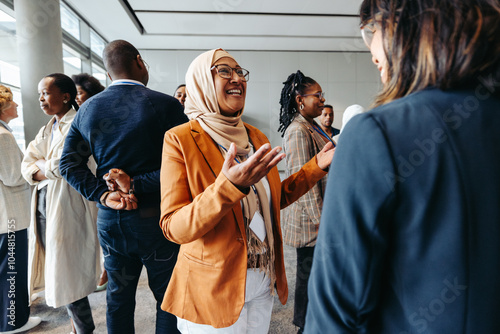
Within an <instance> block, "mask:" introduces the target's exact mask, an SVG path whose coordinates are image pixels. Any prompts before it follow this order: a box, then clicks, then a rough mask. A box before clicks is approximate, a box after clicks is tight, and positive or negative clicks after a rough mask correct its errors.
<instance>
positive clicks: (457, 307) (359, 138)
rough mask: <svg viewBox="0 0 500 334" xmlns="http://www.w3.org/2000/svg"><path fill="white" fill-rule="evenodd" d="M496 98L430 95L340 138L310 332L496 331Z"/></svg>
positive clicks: (390, 107) (382, 110)
mask: <svg viewBox="0 0 500 334" xmlns="http://www.w3.org/2000/svg"><path fill="white" fill-rule="evenodd" d="M499 129H500V100H499V99H498V98H494V97H492V96H491V94H490V92H489V91H488V90H487V89H486V88H484V87H482V86H479V87H477V89H475V90H471V91H461V92H443V91H440V90H437V89H427V90H424V91H421V92H418V93H414V94H411V95H410V96H407V97H405V98H402V99H399V100H396V101H394V102H392V103H389V104H386V105H383V106H381V107H378V108H376V109H374V110H373V111H371V112H368V113H366V114H361V115H358V116H356V117H354V118H353V119H352V120H351V121H350V122H349V124H348V126H347V127H346V129H345V130H344V131H343V132H342V135H341V137H340V140H339V145H338V147H337V150H336V153H335V156H334V159H333V162H332V166H331V167H330V168H331V170H330V175H329V177H328V183H327V190H326V195H325V201H324V206H323V212H322V218H321V224H320V229H319V233H318V242H317V245H316V250H315V254H314V263H313V267H312V273H311V277H310V280H309V289H308V292H309V307H308V310H307V319H306V330H305V332H306V333H384V334H390V333H395V334H404V333H435V334H456V333H470V334H479V333H481V334H485V333H499V332H500V131H499Z"/></svg>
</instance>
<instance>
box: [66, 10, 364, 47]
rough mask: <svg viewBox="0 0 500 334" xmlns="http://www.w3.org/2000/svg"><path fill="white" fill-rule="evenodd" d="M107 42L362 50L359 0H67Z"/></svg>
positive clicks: (164, 45) (140, 45) (166, 45)
mask: <svg viewBox="0 0 500 334" xmlns="http://www.w3.org/2000/svg"><path fill="white" fill-rule="evenodd" d="M66 2H67V3H68V4H69V5H70V6H71V7H72V8H73V9H74V10H76V11H77V12H79V13H80V15H82V16H83V18H84V19H85V20H87V22H88V23H89V24H90V25H92V26H93V27H94V29H95V30H96V31H97V32H99V33H100V34H101V35H102V36H103V37H104V38H106V39H107V40H108V41H111V40H114V39H125V40H128V41H129V42H131V43H132V44H134V45H135V46H136V47H137V48H138V49H162V50H163V49H167V50H205V49H213V48H215V47H222V48H225V49H229V50H266V51H367V50H366V48H365V47H364V44H363V42H362V40H361V35H360V32H359V18H358V11H359V6H360V4H361V0H342V1H341V0H314V1H313V0H210V1H207V0H184V1H182V0H181V1H175V0H85V1H82V0H66Z"/></svg>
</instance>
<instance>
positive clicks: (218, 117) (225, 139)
mask: <svg viewBox="0 0 500 334" xmlns="http://www.w3.org/2000/svg"><path fill="white" fill-rule="evenodd" d="M224 57H228V58H231V59H234V58H233V56H231V55H230V54H229V53H227V52H226V51H224V50H223V49H217V50H210V51H207V52H204V53H202V54H201V55H199V56H198V57H196V59H195V60H193V62H192V63H191V65H189V68H188V70H187V73H186V95H187V98H186V102H185V107H184V113H185V114H186V115H187V116H188V117H189V119H196V120H197V121H198V122H199V123H200V125H201V127H202V128H203V130H205V131H206V132H207V133H208V134H209V135H210V137H212V139H213V140H215V141H216V142H217V143H219V144H220V145H222V146H224V147H225V148H226V149H229V145H230V144H231V142H234V143H235V145H236V149H237V154H238V155H239V156H246V155H247V154H248V153H249V152H250V145H249V143H248V134H247V131H246V129H245V126H244V125H243V121H242V120H241V114H242V113H243V109H241V110H240V112H238V114H237V115H236V116H234V117H228V116H224V115H222V114H221V112H220V109H219V103H218V102H217V96H216V94H215V85H214V80H213V78H212V71H211V70H210V68H211V67H212V65H213V64H214V63H215V62H216V61H218V60H219V59H221V58H224Z"/></svg>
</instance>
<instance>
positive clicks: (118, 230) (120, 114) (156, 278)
mask: <svg viewBox="0 0 500 334" xmlns="http://www.w3.org/2000/svg"><path fill="white" fill-rule="evenodd" d="M103 58H104V64H105V66H106V70H107V71H108V75H109V77H110V79H111V80H113V83H112V84H111V85H110V87H108V88H107V89H106V90H105V91H103V92H102V93H100V94H97V95H95V96H93V97H92V98H91V99H89V100H87V101H86V102H85V103H84V104H83V105H82V106H81V108H80V110H79V111H78V114H77V116H76V117H75V120H74V121H73V124H72V126H71V130H70V132H69V134H68V136H67V138H66V142H65V145H64V151H63V154H62V157H61V162H60V170H61V174H62V175H63V177H64V178H65V179H66V180H67V181H68V183H69V184H71V186H73V187H74V188H75V189H76V190H78V191H79V192H80V193H81V194H82V195H83V196H85V197H86V198H87V199H88V200H92V201H96V202H98V207H99V213H98V219H97V229H98V233H99V240H100V243H101V246H102V249H103V252H104V257H105V262H104V267H105V269H106V271H107V272H108V277H109V283H108V288H107V313H106V318H107V328H108V333H110V334H111V333H120V334H124V333H134V309H135V293H136V289H137V283H138V280H139V276H140V274H141V270H142V266H143V265H144V266H145V267H146V269H147V271H148V279H149V286H150V288H151V290H152V292H153V294H154V296H155V299H156V300H157V305H156V310H157V311H156V312H157V313H156V333H178V331H177V325H176V318H175V316H173V315H171V314H169V313H167V312H164V311H162V310H161V308H160V304H161V302H162V299H163V296H164V293H165V290H166V288H167V285H168V282H169V280H170V276H171V274H172V270H173V267H174V265H175V262H176V259H177V252H178V245H176V244H174V243H171V242H169V241H168V240H166V239H165V238H164V236H163V234H162V231H161V229H160V227H159V224H158V222H159V220H160V167H161V154H162V143H163V136H164V133H165V132H166V131H167V130H168V129H170V128H172V127H174V126H176V125H179V124H182V123H184V122H186V121H187V117H186V116H185V115H184V112H183V108H182V106H181V105H180V103H179V102H178V101H177V100H176V99H174V98H173V97H171V96H168V95H165V94H162V93H159V92H155V91H152V90H150V89H148V88H146V87H145V85H146V84H147V82H148V79H149V74H148V68H147V65H146V63H145V62H144V60H143V59H142V57H141V55H140V54H139V52H138V51H137V49H136V48H135V47H134V46H133V45H132V44H130V43H128V42H126V41H123V40H116V41H113V42H111V43H109V44H108V45H107V46H106V48H105V50H104V57H103ZM91 155H92V156H93V157H94V159H95V161H96V163H97V166H98V167H97V171H96V176H94V174H92V172H91V171H90V170H89V168H88V167H87V162H88V160H89V157H90V156H91ZM111 170H112V172H111V173H110V174H111V175H112V178H111V179H108V180H109V182H110V183H109V184H111V185H113V186H112V189H113V190H114V189H116V190H114V191H109V190H108V186H107V185H106V181H105V180H103V177H104V176H105V175H106V174H108V173H109V172H110V171H111ZM173 177H175V176H173ZM114 181H116V182H114Z"/></svg>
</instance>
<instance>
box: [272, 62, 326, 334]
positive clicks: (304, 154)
mask: <svg viewBox="0 0 500 334" xmlns="http://www.w3.org/2000/svg"><path fill="white" fill-rule="evenodd" d="M284 84H285V86H284V87H283V89H282V90H281V98H280V104H281V109H280V127H279V129H278V131H281V133H282V136H283V150H284V152H285V154H286V156H285V162H286V176H287V177H288V176H290V175H292V174H294V173H296V172H298V171H299V170H300V169H301V168H302V166H303V165H304V164H306V163H307V162H308V161H309V160H310V159H311V158H312V157H314V156H315V155H316V154H317V153H318V152H319V151H321V149H322V148H323V147H324V146H325V144H327V143H328V142H329V141H331V142H332V143H333V141H332V139H331V138H330V137H329V136H328V135H327V134H326V133H325V132H324V131H323V130H322V129H321V127H320V126H319V125H318V124H317V123H316V122H315V121H314V118H316V117H318V116H320V115H321V112H322V111H323V107H324V103H325V97H324V95H325V94H324V93H323V91H322V89H321V86H320V85H319V84H318V83H317V82H316V81H315V80H313V79H312V78H310V77H306V76H305V75H304V74H303V73H302V72H301V71H297V72H296V73H292V74H291V75H290V76H288V79H287V80H286V81H285V82H284ZM325 186H326V176H324V177H323V178H321V179H320V180H319V181H318V182H317V183H316V184H315V185H314V186H313V187H312V188H311V190H309V192H307V193H306V194H305V195H303V196H302V197H301V198H299V200H297V201H296V202H294V203H293V204H291V205H290V206H289V207H287V208H286V209H285V210H284V211H283V213H284V215H283V240H284V243H285V244H287V245H289V246H292V247H295V248H296V249H297V276H296V277H297V278H296V283H295V305H294V315H293V323H294V324H295V325H296V326H298V327H299V331H298V333H302V330H303V328H304V325H305V318H306V309H307V300H308V298H307V281H308V279H309V274H310V269H311V263H312V258H313V252H314V245H315V244H316V237H317V235H318V227H319V221H320V217H321V208H322V206H323V194H324V190H325Z"/></svg>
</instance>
